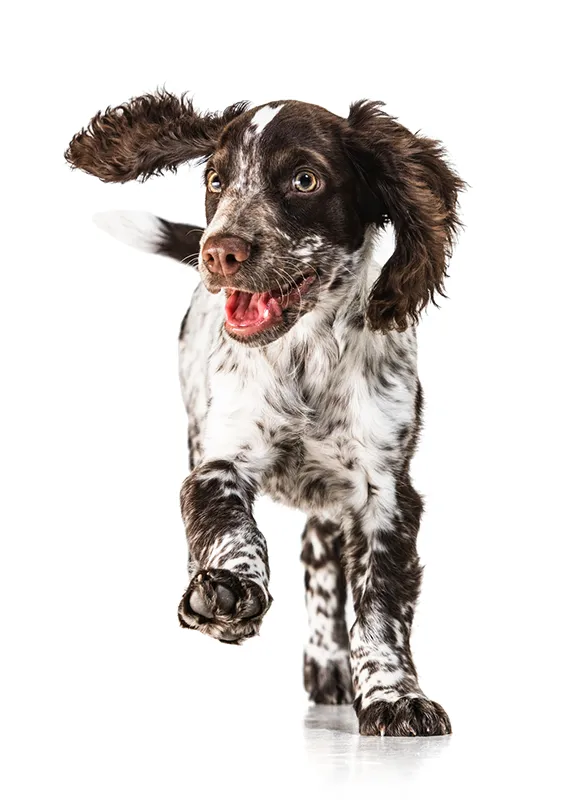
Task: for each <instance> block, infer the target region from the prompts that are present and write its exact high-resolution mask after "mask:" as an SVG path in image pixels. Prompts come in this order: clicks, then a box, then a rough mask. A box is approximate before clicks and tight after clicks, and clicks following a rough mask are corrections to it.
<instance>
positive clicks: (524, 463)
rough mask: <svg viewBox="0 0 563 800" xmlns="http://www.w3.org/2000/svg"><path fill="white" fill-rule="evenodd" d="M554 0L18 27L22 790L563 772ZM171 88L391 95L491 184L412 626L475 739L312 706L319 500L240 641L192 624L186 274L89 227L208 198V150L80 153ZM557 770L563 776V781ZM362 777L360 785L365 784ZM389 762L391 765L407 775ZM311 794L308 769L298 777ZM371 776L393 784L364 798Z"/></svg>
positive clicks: (265, 7) (10, 75) (12, 80)
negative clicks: (380, 733)
mask: <svg viewBox="0 0 563 800" xmlns="http://www.w3.org/2000/svg"><path fill="white" fill-rule="evenodd" d="M550 7H552V8H554V7H555V4H553V5H552V4H551V3H544V2H536V3H534V4H531V5H530V4H526V6H524V5H523V4H521V3H518V2H511V3H495V2H489V3H481V4H480V3H465V4H463V5H461V4H458V3H451V2H450V3H443V4H439V3H428V2H418V3H413V4H412V5H405V4H400V3H378V2H371V3H365V4H360V3H358V2H348V3H345V4H342V5H340V6H337V5H330V4H327V3H325V4H319V5H318V6H316V5H315V4H312V3H304V2H301V3H295V4H294V3H291V2H286V3H276V4H267V3H261V4H257V5H256V6H254V7H253V6H251V4H249V3H242V4H241V3H240V2H238V3H235V2H232V3H228V4H220V3H215V4H210V3H207V4H205V3H200V4H189V3H178V4H171V3H166V2H160V3H156V4H155V3H151V4H143V3H140V2H137V3H132V2H127V3H120V2H112V3H106V2H98V3H96V4H77V3H63V2H59V3H57V2H55V3H43V4H39V3H36V4H28V5H26V6H25V7H23V6H19V7H18V11H14V10H13V8H14V7H13V6H12V9H11V10H10V11H8V12H5V24H4V25H3V28H4V37H3V39H4V42H3V49H2V59H3V66H2V76H3V89H2V106H1V107H2V155H3V168H2V198H3V206H4V211H3V226H2V228H3V230H2V253H1V262H2V292H1V303H2V308H1V313H0V325H1V332H0V333H1V337H0V341H1V346H2V372H1V377H2V404H3V410H2V415H1V425H2V457H3V466H2V470H3V476H2V487H3V496H4V499H3V504H2V505H3V508H2V514H3V516H5V520H4V521H3V523H2V540H1V542H2V551H3V552H2V562H1V566H0V569H1V575H0V592H1V598H0V602H1V610H2V639H1V642H2V651H3V655H2V662H1V667H2V679H1V684H0V686H1V691H2V695H3V698H2V704H1V710H0V717H1V725H2V737H3V739H4V741H3V744H2V748H1V754H2V761H3V762H4V766H3V767H2V771H1V774H2V777H1V778H0V780H2V782H3V783H4V784H5V787H4V791H3V797H5V798H6V800H16V798H17V799H19V798H39V797H40V798H50V797H53V798H60V799H61V800H62V799H63V798H64V799H65V800H66V798H73V800H74V799H75V798H85V799H86V798H88V799H89V798H102V797H103V798H108V799H111V800H114V798H115V799H116V800H117V799H118V798H119V800H122V799H123V798H135V800H137V799H138V798H165V800H176V798H185V797H194V796H195V795H196V793H202V792H203V793H205V796H206V797H211V798H214V797H219V796H222V795H223V794H224V793H228V796H229V797H233V796H234V797H238V796H241V795H242V793H243V791H244V792H246V793H247V796H248V797H254V796H256V797H270V796H287V795H288V794H289V793H291V794H292V795H293V796H295V797H302V796H305V787H306V786H307V787H309V786H310V787H312V789H313V790H314V791H313V796H319V797H332V796H333V795H334V796H339V795H342V794H343V793H345V794H346V796H347V797H351V796H353V793H354V791H358V792H360V791H365V790H366V789H367V790H369V791H370V792H371V793H373V795H376V794H377V792H378V791H391V790H392V791H393V792H394V796H395V797H403V796H405V797H413V796H417V797H418V796H426V795H427V794H428V795H429V796H430V795H432V796H433V797H446V796H447V797H460V796H466V795H467V796H476V795H477V796H479V795H480V796H484V797H488V796H491V797H492V796H496V795H497V794H499V793H500V794H501V795H502V794H503V793H504V794H505V796H508V795H510V796H519V795H520V793H521V794H522V796H524V795H526V794H527V793H528V792H534V793H537V794H538V796H541V797H552V796H555V794H556V791H557V790H556V783H555V781H556V774H555V773H556V767H557V763H556V762H555V760H554V755H553V754H554V753H555V752H557V750H560V741H561V710H562V709H561V690H560V683H559V676H560V664H559V662H558V660H557V658H556V651H557V649H558V647H559V639H560V629H561V623H560V610H561V609H560V607H561V603H560V585H561V563H560V559H561V534H562V525H561V513H560V507H561V489H560V478H561V470H560V463H559V453H560V450H561V444H562V442H561V423H560V420H561V408H562V397H561V391H560V383H561V373H560V367H561V344H562V343H561V334H560V328H561V326H560V322H559V308H560V304H561V292H562V289H563V285H562V279H561V268H562V263H561V261H562V259H561V237H560V235H559V230H560V216H561V201H560V198H561V177H562V176H561V155H560V154H561V124H560V123H561V119H560V106H561V93H560V83H559V82H558V81H557V75H556V71H559V72H560V64H558V63H557V61H556V55H555V49H556V46H558V45H559V42H558V41H557V37H556V25H555V19H554V13H552V12H550V11H549V8H550ZM162 84H166V87H167V88H168V89H170V90H173V91H183V90H190V91H191V92H192V93H193V94H194V96H195V99H196V102H197V103H198V105H199V106H200V107H201V108H204V109H205V108H209V109H220V108H223V107H224V106H225V105H227V104H230V103H232V102H234V101H237V100H241V99H249V100H251V101H254V102H256V103H259V102H266V101H269V100H277V99H287V98H296V99H301V100H309V101H312V102H315V103H318V104H320V105H325V106H326V107H328V108H329V109H330V110H332V111H334V112H336V113H341V114H345V113H346V110H347V106H348V104H349V103H350V101H352V100H355V99H359V98H362V97H368V98H371V99H382V100H385V101H386V102H387V104H388V110H389V111H390V112H391V113H393V114H396V115H398V116H399V118H400V120H401V121H402V122H403V123H404V124H406V125H407V126H409V127H411V128H412V129H414V130H418V129H420V130H421V131H422V132H424V133H425V134H428V135H430V136H435V137H438V138H441V139H443V140H444V142H445V143H446V145H447V147H448V150H449V152H450V154H451V158H452V160H453V161H454V163H455V164H456V165H457V167H458V169H459V171H460V173H461V175H462V177H463V178H464V179H465V180H466V181H468V182H469V184H470V189H469V191H468V192H467V193H466V194H465V195H464V196H463V198H462V212H463V219H464V222H465V225H466V230H465V232H464V233H463V235H462V237H461V239H460V243H459V246H458V248H457V250H456V253H455V257H454V259H453V262H452V265H451V271H450V272H451V278H450V280H449V283H448V292H449V299H448V300H447V301H445V302H444V303H443V306H442V309H441V310H440V311H438V310H435V309H434V310H432V311H431V312H430V313H429V314H428V316H427V317H426V319H425V320H424V322H423V324H422V327H421V330H420V372H421V377H422V381H423V385H424V388H425V391H426V403H427V404H426V426H425V432H424V436H423V439H422V443H421V447H420V452H419V455H418V456H417V458H416V460H415V463H414V477H415V483H416V485H417V487H418V488H419V489H420V490H421V491H422V492H423V493H424V495H425V497H426V506H427V510H426V514H425V517H424V521H423V525H422V529H421V534H420V551H421V555H422V560H423V563H425V564H426V569H425V576H424V584H423V592H422V599H421V602H420V605H419V610H418V615H417V617H416V624H415V630H414V639H413V645H414V652H415V657H416V660H417V664H418V667H419V672H420V677H421V683H422V686H423V688H424V689H425V691H426V692H427V693H428V694H429V695H431V696H432V697H433V698H435V699H437V700H439V701H440V702H441V703H442V704H443V705H444V706H445V707H446V709H447V710H448V711H449V713H450V715H451V718H452V722H453V727H454V734H453V736H452V737H446V738H444V739H432V740H390V739H385V740H381V739H364V738H362V739H360V737H359V736H357V735H356V733H355V723H354V720H353V717H352V715H351V713H350V712H349V711H346V710H334V709H329V710H328V711H325V712H324V713H323V712H322V710H321V711H316V710H314V709H313V710H309V709H308V707H307V702H306V697H305V694H304V693H303V690H302V688H301V652H302V644H303V639H304V636H305V615H304V609H303V598H302V595H303V589H302V570H301V567H300V564H299V536H300V532H301V527H302V524H303V520H302V518H301V516H300V515H299V514H298V513H297V512H292V511H289V510H287V509H283V508H281V507H275V506H273V505H272V504H271V503H269V502H268V501H267V500H264V501H261V502H260V503H259V506H258V511H257V514H258V519H259V522H260V523H261V526H262V528H263V530H264V532H265V533H266V536H267V539H268V542H269V546H270V558H271V565H272V572H273V577H272V584H271V589H272V594H273V596H274V598H275V602H274V605H273V607H272V609H271V612H270V613H269V614H268V616H267V618H266V620H265V623H264V626H263V633H262V635H261V636H260V637H259V638H258V639H256V640H253V641H251V642H248V643H247V644H245V645H244V646H243V647H229V646H226V645H222V644H220V643H217V642H215V641H212V640H210V639H206V638H204V637H203V636H200V635H198V634H196V633H193V632H189V631H185V630H181V629H180V628H179V627H178V624H177V620H176V606H177V603H178V600H179V599H180V597H181V595H182V592H183V590H184V588H185V584H186V574H185V558H186V548H185V542H184V534H183V529H182V524H181V520H180V514H179V510H178V490H179V487H180V484H181V482H182V480H183V478H184V477H185V475H186V473H187V452H186V447H185V437H186V420H185V414H184V410H183V406H182V403H181V399H180V393H179V388H178V380H177V374H176V336H177V331H178V327H179V323H180V320H181V318H182V316H183V314H184V311H185V309H186V307H187V305H188V302H189V298H190V294H191V292H192V290H193V288H194V286H195V284H196V276H195V274H194V273H193V272H190V271H189V270H188V268H186V267H182V266H181V265H180V264H177V263H174V262H172V261H167V260H165V259H162V258H157V257H151V256H145V255H142V254H140V253H138V252H136V251H134V250H129V249H127V248H125V247H124V246H122V245H120V244H118V243H117V242H115V241H113V240H111V239H110V238H108V237H106V236H105V235H104V234H102V233H101V232H99V231H98V230H97V229H96V228H95V227H94V226H93V225H92V223H91V221H90V220H91V215H92V214H93V213H94V212H95V211H100V210H105V209H110V208H137V209H146V210H150V211H153V212H156V213H158V214H160V215H162V216H165V217H168V218H171V219H177V220H182V221H186V222H190V223H200V224H201V223H202V222H203V219H204V217H203V189H202V187H201V180H200V174H199V171H198V170H197V169H193V170H191V171H190V170H189V169H188V168H182V169H181V170H180V172H179V174H178V175H177V176H168V177H165V178H160V179H154V180H151V181H150V182H148V183H147V184H145V185H138V184H134V185H130V184H129V185H125V186H119V185H117V186H106V185H103V184H101V183H99V182H97V181H96V180H95V179H93V178H91V177H89V176H86V175H84V174H79V173H73V172H71V171H70V170H69V169H68V167H67V165H66V164H65V163H64V161H63V151H64V149H65V147H66V145H67V143H68V141H69V139H70V138H71V136H72V135H73V134H74V133H75V132H76V131H77V130H78V129H79V128H80V127H82V126H83V125H85V124H86V123H87V122H88V120H89V118H90V117H91V116H92V115H93V113H95V112H96V111H97V110H98V109H100V108H103V107H105V106H107V105H109V104H115V103H119V102H121V101H123V100H126V99H127V98H129V97H130V96H132V95H135V94H139V93H143V92H145V91H150V90H152V89H154V88H155V87H156V86H157V85H162ZM559 785H560V782H559ZM360 787H364V788H363V789H362V788H360ZM391 787H392V789H391ZM307 791H309V790H307ZM370 796H372V795H371V794H370Z"/></svg>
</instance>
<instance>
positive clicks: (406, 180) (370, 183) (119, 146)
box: [66, 93, 463, 345]
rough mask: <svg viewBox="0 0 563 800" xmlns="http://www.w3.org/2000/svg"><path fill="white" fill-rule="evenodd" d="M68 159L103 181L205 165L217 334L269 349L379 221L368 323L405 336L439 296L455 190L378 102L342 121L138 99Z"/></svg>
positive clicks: (307, 111)
mask: <svg viewBox="0 0 563 800" xmlns="http://www.w3.org/2000/svg"><path fill="white" fill-rule="evenodd" d="M66 157H67V159H68V160H69V161H70V162H71V164H72V165H73V166H77V167H80V168H82V169H84V170H86V171H87V172H90V173H92V174H94V175H96V176H97V177H99V178H101V179H102V180H105V181H127V180H132V179H134V178H146V177H148V176H149V175H152V174H155V173H159V172H161V171H163V170H165V169H172V170H173V169H175V168H176V167H177V166H178V165H179V164H180V163H182V162H184V161H187V160H190V159H194V158H201V159H203V160H204V161H205V163H206V170H205V184H206V214H207V223H208V224H207V228H206V229H205V231H204V233H203V236H202V239H201V247H200V258H199V270H200V273H201V276H202V279H203V281H204V283H205V285H206V287H207V289H208V290H209V291H211V292H218V291H220V290H224V292H225V329H226V331H227V333H228V334H229V335H230V336H232V337H233V338H235V339H237V340H238V341H241V342H244V343H245V344H249V345H264V344H268V343H269V342H271V341H273V340H275V339H277V338H279V337H280V336H282V335H284V334H285V333H287V331H288V330H290V329H291V327H292V326H293V325H294V324H295V323H296V322H297V320H298V319H299V318H300V317H301V316H302V315H304V314H307V313H308V312H310V311H311V310H312V309H313V308H315V307H316V306H317V305H319V304H322V303H323V302H329V298H330V297H331V292H334V291H336V290H337V289H338V288H339V287H340V286H342V284H343V283H344V282H345V281H346V280H349V279H350V276H353V274H354V269H357V259H354V254H355V253H357V252H358V251H359V249H360V248H361V246H362V244H363V242H364V239H365V236H366V230H367V228H368V227H369V226H375V227H378V226H382V225H384V224H385V222H386V221H388V220H391V221H392V223H393V225H394V227H395V233H396V249H395V252H394V254H393V256H392V257H391V258H390V259H389V261H388V262H387V264H386V265H385V267H384V269H383V270H382V272H381V275H380V276H379V278H378V280H377V281H376V283H375V284H374V286H373V287H372V289H371V292H370V295H369V300H368V303H367V307H366V309H364V311H365V313H366V321H367V322H368V323H369V324H370V325H371V327H372V328H374V329H378V330H381V331H387V330H389V329H391V328H393V327H396V328H399V329H404V328H405V327H406V326H407V325H409V324H410V323H411V322H412V321H415V320H416V319H417V318H418V316H419V314H420V311H421V309H422V308H423V307H424V306H425V305H426V304H427V303H428V302H429V301H430V300H432V299H434V295H435V293H436V292H438V293H440V292H441V291H442V286H443V279H444V276H445V269H446V262H447V258H448V255H449V251H450V248H451V244H452V239H453V236H454V233H455V229H456V225H457V224H458V220H457V216H456V200H457V192H458V190H459V189H461V188H462V186H463V184H462V182H461V181H460V180H459V178H458V177H457V176H456V175H455V173H454V172H453V171H452V170H451V169H450V168H449V167H448V165H447V163H446V162H445V160H444V154H443V151H442V149H441V147H440V146H439V144H438V143H437V142H434V141H432V140H430V139H425V138H423V137H420V136H415V135H414V134H412V133H410V132H409V131H407V130H406V129H405V128H403V127H402V126H401V125H399V124H398V123H397V122H396V121H395V120H394V119H393V118H392V117H389V116H388V115H387V114H385V113H384V112H383V111H382V110H381V104H378V103H368V102H362V103H356V104H354V105H353V106H352V107H351V111H350V115H349V117H348V119H343V118H341V117H338V116H336V115H334V114H331V113H330V112H328V111H326V110H324V109H322V108H320V107H318V106H314V105H310V104H307V103H300V102H296V101H279V102H275V103H270V104H268V105H265V106H260V107H258V108H254V109H250V110H249V109H247V107H246V105H245V104H239V105H236V106H230V107H229V108H228V109H226V110H225V111H224V112H223V113H222V114H207V115H200V114H198V113H196V112H195V111H194V109H193V106H192V104H191V102H189V101H186V100H185V99H184V98H181V99H178V98H176V97H174V96H173V95H169V94H166V93H160V94H157V95H145V96H144V97H140V98H136V99H134V100H132V101H130V102H129V103H128V104H126V105H124V106H120V107H118V108H116V109H108V111H107V112H106V113H105V114H98V115H97V116H96V117H94V119H93V120H92V121H91V123H90V126H89V128H88V129H86V130H83V131H81V132H80V133H79V134H77V135H76V136H75V137H74V139H73V140H72V142H71V144H70V147H69V150H68V151H67V154H66ZM332 296H333V297H334V295H332Z"/></svg>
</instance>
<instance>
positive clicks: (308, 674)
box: [303, 653, 354, 705]
mask: <svg viewBox="0 0 563 800" xmlns="http://www.w3.org/2000/svg"><path fill="white" fill-rule="evenodd" d="M303 683H304V685H305V689H306V691H307V692H308V694H309V699H310V700H312V701H313V703H318V704H322V705H345V704H347V703H351V702H352V700H353V699H354V692H353V689H352V674H351V672H350V657H349V655H348V653H343V655H342V656H339V657H337V658H327V660H326V662H325V661H324V660H323V662H322V663H321V662H320V661H319V660H317V659H316V658H314V657H313V656H311V655H309V654H308V653H305V656H304V659H303Z"/></svg>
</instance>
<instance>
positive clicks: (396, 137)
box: [346, 100, 464, 331]
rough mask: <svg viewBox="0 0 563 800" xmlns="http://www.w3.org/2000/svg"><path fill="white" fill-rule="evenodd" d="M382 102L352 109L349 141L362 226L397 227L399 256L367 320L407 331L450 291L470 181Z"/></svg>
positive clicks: (379, 285)
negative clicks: (462, 194)
mask: <svg viewBox="0 0 563 800" xmlns="http://www.w3.org/2000/svg"><path fill="white" fill-rule="evenodd" d="M382 105H383V104H382V103H373V102H369V101H366V100H363V101H360V102H358V103H353V104H352V106H351V107H350V115H349V117H348V128H347V132H346V144H347V148H348V151H349V154H350V157H351V158H352V160H353V162H354V164H355V165H356V167H357V169H358V173H359V175H360V180H361V183H362V184H363V187H362V191H363V201H361V207H362V209H363V213H364V214H365V220H364V221H365V222H375V223H379V224H382V223H384V222H385V221H386V219H389V220H391V222H392V223H393V227H394V229H395V251H394V253H393V255H392V256H391V258H390V259H389V260H388V261H387V263H386V264H385V266H384V267H383V270H382V272H381V274H380V276H379V278H378V280H377V281H376V283H375V284H374V286H373V287H372V289H371V292H370V297H369V305H368V320H369V322H370V324H371V326H372V327H373V328H374V329H375V330H380V331H388V330H391V329H398V330H405V329H406V328H407V327H408V326H409V325H410V324H412V323H414V322H417V321H418V320H419V318H420V312H421V311H422V310H423V309H424V308H425V306H426V305H427V304H428V303H429V302H435V299H436V294H441V295H443V294H444V279H445V277H446V268H447V262H448V259H449V257H450V255H451V250H452V246H453V243H454V239H455V234H456V230H457V228H458V227H459V225H460V222H459V218H458V216H457V194H458V192H459V191H461V190H462V189H463V188H464V183H463V181H462V180H461V179H460V178H459V177H458V175H457V174H456V173H455V172H454V171H453V170H452V168H451V167H450V166H449V165H448V163H447V161H446V158H445V153H444V150H443V148H442V146H441V145H440V143H439V142H436V141H434V140H432V139H427V138H425V137H423V136H417V135H415V134H413V133H411V132H410V131H408V130H407V129H406V128H404V127H403V126H402V125H400V124H399V123H398V122H397V121H396V120H395V119H394V118H393V117H391V116H389V115H388V114H386V113H385V112H384V111H383V110H382Z"/></svg>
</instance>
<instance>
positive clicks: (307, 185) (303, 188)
mask: <svg viewBox="0 0 563 800" xmlns="http://www.w3.org/2000/svg"><path fill="white" fill-rule="evenodd" d="M318 185H319V180H318V178H317V176H316V175H315V173H314V172H310V171H309V170H306V169H304V170H302V171H301V172H298V173H297V175H296V176H295V177H294V178H293V188H294V189H295V191H296V192H314V191H315V189H316V188H317V186H318Z"/></svg>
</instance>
